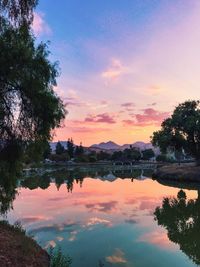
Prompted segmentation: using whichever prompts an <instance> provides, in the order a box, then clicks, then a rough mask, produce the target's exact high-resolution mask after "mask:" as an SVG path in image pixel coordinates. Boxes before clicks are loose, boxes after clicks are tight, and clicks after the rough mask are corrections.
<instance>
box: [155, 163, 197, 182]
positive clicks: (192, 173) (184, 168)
mask: <svg viewBox="0 0 200 267" xmlns="http://www.w3.org/2000/svg"><path fill="white" fill-rule="evenodd" d="M153 179H156V180H169V181H175V182H187V183H200V166H196V165H195V163H181V164H180V165H179V164H177V163H172V164H167V165H163V166H160V167H159V168H157V170H156V171H155V172H154V174H153Z"/></svg>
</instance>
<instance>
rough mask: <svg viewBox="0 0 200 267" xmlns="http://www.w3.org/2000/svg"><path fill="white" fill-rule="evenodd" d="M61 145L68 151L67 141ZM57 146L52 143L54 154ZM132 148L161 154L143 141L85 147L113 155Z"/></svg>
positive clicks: (107, 143)
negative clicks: (105, 151) (150, 150)
mask: <svg viewBox="0 0 200 267" xmlns="http://www.w3.org/2000/svg"><path fill="white" fill-rule="evenodd" d="M60 143H61V144H62V145H63V146H64V148H65V149H67V141H60ZM56 144H57V142H50V146H51V150H52V152H55V150H56ZM130 146H132V147H135V148H138V149H139V150H140V151H142V150H145V149H153V150H154V152H155V154H156V155H158V154H159V153H160V151H159V149H158V148H155V147H153V145H152V144H151V143H145V142H141V141H138V142H135V143H133V144H124V145H122V146H120V145H118V144H116V143H115V142H112V141H108V142H102V143H99V144H94V145H91V146H90V147H88V148H86V147H85V149H86V150H88V151H96V152H99V151H100V150H107V151H108V152H110V153H112V152H113V151H114V150H115V151H117V150H118V151H119V150H124V149H126V148H130Z"/></svg>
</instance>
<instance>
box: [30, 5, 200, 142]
mask: <svg viewBox="0 0 200 267" xmlns="http://www.w3.org/2000/svg"><path fill="white" fill-rule="evenodd" d="M33 30H34V32H35V35H36V36H37V37H38V40H42V41H47V40H50V42H51V43H50V50H51V52H52V55H51V59H52V60H53V61H55V60H58V61H59V62H60V69H61V75H60V77H59V79H58V85H57V87H56V88H55V90H56V92H57V93H58V95H59V96H61V97H62V99H63V101H64V102H65V103H66V104H67V110H68V115H67V116H66V120H65V123H64V124H65V126H63V127H62V128H61V129H59V130H57V131H56V136H55V138H54V139H55V140H66V139H67V138H68V137H73V139H74V141H75V143H79V142H80V141H82V142H83V145H91V144H94V143H98V142H101V141H108V140H112V141H115V142H117V143H119V144H124V143H133V142H135V141H139V140H140V141H149V137H150V135H151V134H152V132H153V131H154V130H157V129H159V125H160V123H161V122H162V120H163V119H164V118H166V117H168V116H169V115H170V113H171V112H172V111H173V109H174V107H175V106H176V105H177V104H178V103H180V102H182V101H185V100H188V99H198V98H200V1H199V0H176V1H174V0H102V1H100V0H84V1H83V0H57V1H53V0H48V1H46V0H40V1H39V6H38V8H37V10H36V12H35V18H34V23H33Z"/></svg>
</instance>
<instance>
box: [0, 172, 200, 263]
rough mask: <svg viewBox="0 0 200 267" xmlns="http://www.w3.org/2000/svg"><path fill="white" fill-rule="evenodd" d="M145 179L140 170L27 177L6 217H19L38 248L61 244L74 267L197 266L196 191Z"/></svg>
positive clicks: (199, 224)
mask: <svg viewBox="0 0 200 267" xmlns="http://www.w3.org/2000/svg"><path fill="white" fill-rule="evenodd" d="M148 177H151V173H150V172H149V171H148V172H142V173H141V171H139V170H133V171H130V170H124V171H123V170H121V171H119V170H118V171H111V170H110V171H105V170H100V171H98V170H92V171H88V170H84V171H79V170H71V171H68V170H62V171H54V172H53V173H47V174H44V175H43V176H41V177H40V176H37V175H36V176H35V177H29V178H26V179H23V180H22V181H18V188H17V192H16V195H15V200H14V202H13V209H11V210H9V208H8V207H7V208H8V213H7V219H8V220H9V222H10V223H14V222H15V221H17V220H19V221H21V223H22V225H23V226H24V228H25V229H26V230H27V232H28V234H29V235H32V236H34V238H35V239H36V240H37V242H38V243H39V244H40V245H41V246H42V247H44V248H48V247H49V246H53V247H55V246H60V247H61V248H62V251H63V252H64V253H65V254H66V255H69V256H70V257H71V258H72V260H73V263H72V267H95V266H96V267H98V266H105V267H107V266H108V267H109V266H121V267H125V266H126V267H147V266H148V267H161V266H162V267H169V266H175V267H179V266H181V267H190V266H191V267H192V266H196V264H197V265H198V264H200V241H199V240H200V204H199V202H200V201H199V200H198V191H197V190H195V188H193V189H194V190H184V192H183V191H180V188H177V187H176V186H172V185H173V184H172V185H171V186H167V185H162V184H161V183H159V182H157V181H154V180H152V179H151V178H148ZM180 187H181V186H180ZM11 198H12V197H11ZM1 199H2V198H1ZM4 204H5V203H4ZM10 204H11V203H10ZM10 204H9V205H10ZM9 205H8V206H9ZM157 207H160V208H157ZM156 208H157V209H156Z"/></svg>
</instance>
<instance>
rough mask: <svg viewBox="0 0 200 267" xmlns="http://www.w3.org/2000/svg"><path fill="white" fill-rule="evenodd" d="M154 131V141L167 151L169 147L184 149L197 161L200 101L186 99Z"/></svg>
mask: <svg viewBox="0 0 200 267" xmlns="http://www.w3.org/2000/svg"><path fill="white" fill-rule="evenodd" d="M161 126H162V128H161V130H160V131H157V132H154V133H153V137H152V143H153V145H155V146H159V147H160V149H161V151H162V152H163V153H165V152H166V151H167V149H173V150H175V151H179V152H181V151H182V149H184V151H185V152H186V153H188V154H190V155H191V156H192V157H194V158H195V159H196V160H197V161H199V160H200V102H199V101H186V102H184V103H182V104H179V105H178V106H177V107H176V108H175V110H174V112H173V114H172V116H171V117H170V118H168V119H166V120H165V121H164V122H163V123H162V125H161Z"/></svg>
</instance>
